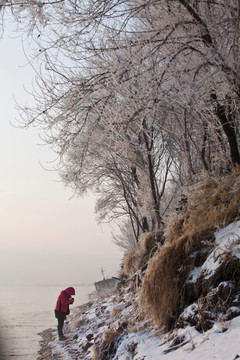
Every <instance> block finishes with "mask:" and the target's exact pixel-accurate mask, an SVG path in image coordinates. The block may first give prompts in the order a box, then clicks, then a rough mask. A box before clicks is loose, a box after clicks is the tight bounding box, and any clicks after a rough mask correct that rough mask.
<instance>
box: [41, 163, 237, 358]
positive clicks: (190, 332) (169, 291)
mask: <svg viewBox="0 0 240 360" xmlns="http://www.w3.org/2000/svg"><path fill="white" fill-rule="evenodd" d="M195 190H196V189H195ZM239 219H240V173H239V169H236V171H235V172H234V173H232V174H230V175H229V176H226V177H225V178H219V179H209V180H207V181H205V182H202V183H201V184H198V186H197V191H196V192H195V193H194V192H193V193H192V194H191V195H189V196H188V203H187V204H186V206H185V208H184V209H182V211H181V213H179V214H176V215H175V216H174V217H173V219H172V220H171V221H169V223H168V225H167V227H166V228H165V233H164V236H165V240H164V241H163V238H162V233H161V237H160V239H159V238H158V239H156V236H155V235H156V234H153V233H148V234H146V235H144V236H143V237H142V238H141V239H140V242H139V244H138V245H137V246H136V248H135V249H133V250H132V251H130V252H129V253H128V254H126V256H125V259H124V262H123V264H122V273H121V274H122V281H121V282H119V286H118V288H117V289H116V291H115V294H113V295H112V296H111V297H109V298H105V299H102V300H94V301H92V302H89V303H88V304H86V305H84V306H82V307H80V308H76V309H75V314H73V315H72V317H71V318H70V320H69V321H68V322H67V324H66V328H65V332H66V333H67V334H68V335H67V340H66V341H65V342H59V341H58V339H57V333H56V329H52V330H49V331H46V332H44V333H43V343H42V348H41V354H40V357H39V358H38V360H43V359H44V360H45V359H48V360H52V359H57V360H67V359H68V360H69V359H72V360H75V359H84V360H90V359H91V360H110V359H112V360H143V359H145V360H159V359H160V358H161V359H165V360H174V359H178V360H190V359H191V360H195V359H196V360H197V359H203V358H205V357H207V358H208V359H210V360H211V359H218V360H226V359H228V360H234V359H237V358H239V356H240V344H239V332H240V221H239ZM156 240H158V241H156ZM159 240H160V241H159ZM126 278H127V280H126ZM124 279H125V280H124ZM44 356H45V357H44Z"/></svg>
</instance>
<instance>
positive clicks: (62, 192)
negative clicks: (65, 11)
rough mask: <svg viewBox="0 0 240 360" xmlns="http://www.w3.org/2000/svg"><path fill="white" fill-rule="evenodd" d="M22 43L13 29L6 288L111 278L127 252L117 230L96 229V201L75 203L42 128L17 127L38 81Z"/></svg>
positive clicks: (3, 213)
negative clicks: (116, 242)
mask: <svg viewBox="0 0 240 360" xmlns="http://www.w3.org/2000/svg"><path fill="white" fill-rule="evenodd" d="M23 44H24V43H23ZM23 44H22V38H21V37H20V36H16V34H14V33H13V32H10V31H9V30H8V29H7V28H6V31H5V33H4V37H3V38H2V39H1V40H0V51H1V54H2V56H1V57H0V79H1V82H0V99H1V121H0V168H1V177H0V200H1V208H0V218H1V222H0V241H1V255H0V274H1V275H0V285H1V284H6V285H7V284H10V285H11V284H12V285H14V284H68V283H85V282H94V281H97V280H99V279H101V278H102V275H101V268H102V267H103V269H104V270H105V275H106V276H109V277H110V276H113V275H116V272H117V271H118V269H119V263H120V259H121V257H122V253H121V252H120V251H119V250H118V249H117V247H116V246H115V245H114V244H113V243H112V236H111V232H112V229H111V228H110V227H109V226H108V225H102V226H99V225H97V223H96V216H95V214H94V206H95V200H96V199H95V198H94V197H93V196H92V195H91V196H90V195H89V196H87V197H85V198H72V195H73V194H72V192H71V191H70V189H66V188H65V187H64V185H63V184H62V183H61V182H60V181H59V178H58V175H57V173H56V172H55V171H52V170H53V169H54V160H55V158H56V154H55V153H54V152H53V151H52V150H51V149H50V148H49V147H47V146H46V145H42V142H41V140H40V138H39V129H36V128H29V129H27V130H24V129H21V128H19V127H18V125H19V123H18V121H17V120H18V119H19V116H18V112H17V109H16V102H17V103H19V104H21V105H26V104H31V103H32V99H31V97H30V95H29V94H27V92H26V90H25V89H28V90H31V87H32V79H33V77H34V72H33V70H32V68H31V67H30V66H29V65H27V60H26V58H25V55H24V52H23V48H22V46H23ZM25 50H26V49H25ZM45 169H48V170H49V171H46V170H45Z"/></svg>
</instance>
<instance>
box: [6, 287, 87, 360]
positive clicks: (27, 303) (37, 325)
mask: <svg viewBox="0 0 240 360" xmlns="http://www.w3.org/2000/svg"><path fill="white" fill-rule="evenodd" d="M69 286H74V287H75V290H76V295H75V302H74V306H79V305H82V304H84V303H86V302H87V301H88V294H89V293H91V292H93V290H94V285H71V284H70V285H69ZM66 287H68V286H63V287H60V286H1V291H0V359H2V358H3V359H4V360H5V359H6V360H9V359H12V360H14V359H16V360H34V359H36V358H37V355H38V350H39V341H40V340H41V337H40V336H39V335H38V333H39V332H41V331H42V330H44V329H48V328H50V327H54V326H56V319H55V318H54V307H55V303H56V300H57V296H58V295H59V293H60V291H61V290H63V289H65V288H66Z"/></svg>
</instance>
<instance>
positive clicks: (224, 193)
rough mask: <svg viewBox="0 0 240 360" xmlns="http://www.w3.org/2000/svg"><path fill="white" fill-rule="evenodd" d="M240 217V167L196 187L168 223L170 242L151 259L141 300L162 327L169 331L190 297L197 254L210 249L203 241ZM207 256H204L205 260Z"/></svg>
mask: <svg viewBox="0 0 240 360" xmlns="http://www.w3.org/2000/svg"><path fill="white" fill-rule="evenodd" d="M239 218H240V168H239V167H238V168H236V169H235V170H234V171H233V173H231V174H229V175H228V176H226V177H224V178H219V179H215V178H214V179H207V180H205V181H202V182H201V183H199V184H198V185H197V186H195V192H194V193H193V194H192V195H191V196H190V197H189V198H188V204H187V206H186V209H185V210H184V211H183V212H182V213H181V214H179V215H176V217H175V218H174V219H173V220H172V221H171V222H170V223H169V224H168V225H167V229H166V232H165V235H167V243H166V245H165V246H164V247H162V248H161V249H160V251H158V252H157V253H156V254H155V256H154V257H153V258H152V259H151V260H150V261H149V265H148V268H147V271H146V274H145V277H144V280H143V286H142V289H141V303H142V304H143V307H144V308H145V310H146V311H150V313H151V314H152V316H153V319H154V320H155V322H156V323H157V324H158V325H159V326H161V327H162V328H164V329H165V330H169V329H170V328H171V327H172V325H173V324H174V322H175V321H176V319H177V317H178V315H179V314H180V312H181V311H182V310H183V308H184V307H185V306H186V301H188V300H189V299H188V300H187V299H186V295H185V294H184V290H185V289H184V284H185V281H186V279H187V278H188V275H189V272H190V271H191V270H192V268H193V266H195V264H194V262H195V261H196V257H195V255H194V254H196V256H197V254H198V253H201V252H202V254H204V251H203V250H204V247H205V250H206V247H207V245H204V244H203V243H202V241H201V240H211V241H212V240H213V231H214V230H216V228H221V227H224V226H226V225H228V224H229V223H231V222H233V221H235V220H237V219H239ZM209 243H210V241H209ZM208 246H209V245H208ZM193 255H194V256H193ZM206 255H207V254H206ZM205 258H206V256H202V260H201V262H202V263H203V262H204V260H205ZM199 265H201V264H198V266H199ZM219 280H220V278H219Z"/></svg>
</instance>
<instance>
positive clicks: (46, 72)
mask: <svg viewBox="0 0 240 360" xmlns="http://www.w3.org/2000/svg"><path fill="white" fill-rule="evenodd" d="M6 7H8V8H10V9H11V10H12V13H13V15H14V16H15V19H16V21H17V22H18V24H19V27H20V28H21V24H23V26H22V31H25V32H26V34H27V35H28V41H30V39H31V44H30V45H31V46H32V51H33V53H32V55H29V56H30V60H31V61H32V63H33V66H35V68H36V70H37V74H38V75H37V78H36V84H35V89H34V90H33V96H34V97H35V100H36V107H35V108H33V109H28V108H24V109H22V115H23V121H24V125H25V126H28V125H31V124H35V125H37V126H40V127H41V128H42V129H43V130H44V131H45V134H46V138H45V141H46V142H47V143H48V144H49V145H50V146H52V147H53V149H54V150H55V151H56V152H57V154H58V155H59V172H60V174H61V177H62V179H64V181H65V182H66V183H67V184H68V185H69V186H72V188H73V191H74V192H77V193H80V194H84V192H85V191H88V190H91V191H94V192H95V193H97V194H98V195H99V200H98V202H97V205H96V209H97V211H98V214H99V220H104V219H105V220H109V221H111V220H116V219H121V218H124V219H125V218H126V217H127V218H128V219H129V221H130V223H131V226H132V230H133V232H134V235H135V238H137V237H138V235H139V234H140V233H141V232H143V231H148V230H154V229H156V228H158V227H159V226H160V225H161V221H162V214H163V213H164V212H165V211H166V209H167V208H168V207H169V203H170V202H171V199H172V196H173V195H174V194H175V192H176V191H177V189H178V188H181V186H187V185H191V184H193V183H194V182H196V181H197V179H198V176H199V175H201V174H203V173H206V174H224V173H226V172H227V171H230V170H231V169H232V167H233V166H234V165H236V164H240V155H239V128H240V126H239V125H240V124H239V94H240V92H239V60H238V59H239V55H240V54H239V13H240V9H239V2H238V1H237V0H230V1H228V2H226V1H224V0H219V1H217V2H213V1H210V0H206V1H197V0H189V1H185V0H171V1H170V0H169V1H168V0H159V1H155V0H150V1H148V2H146V1H143V0H132V1H131V0H122V1H112V0H111V1H110V0H106V1H100V0H99V1H90V0H89V1H87V0H86V1H72V0H65V1H30V0H26V1H24V3H22V2H20V1H8V2H4V3H3V5H2V9H1V10H2V11H3V10H4V9H6Z"/></svg>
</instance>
